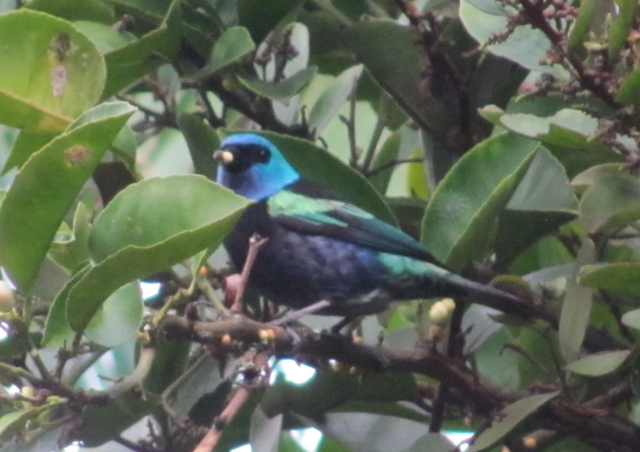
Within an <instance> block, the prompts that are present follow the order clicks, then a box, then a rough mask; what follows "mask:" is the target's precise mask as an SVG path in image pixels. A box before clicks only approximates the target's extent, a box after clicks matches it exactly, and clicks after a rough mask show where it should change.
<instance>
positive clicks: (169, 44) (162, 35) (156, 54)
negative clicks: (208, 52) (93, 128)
mask: <svg viewBox="0 0 640 452" xmlns="http://www.w3.org/2000/svg"><path fill="white" fill-rule="evenodd" d="M181 26H182V19H181V16H180V2H179V1H178V0H174V1H173V2H172V3H171V7H170V8H169V10H168V12H167V15H166V17H165V19H164V21H163V22H162V24H160V26H159V27H158V28H156V29H155V30H153V31H151V32H149V33H147V34H145V35H144V36H142V37H141V38H140V39H138V40H136V41H134V42H132V43H130V44H128V45H126V46H124V47H120V48H118V49H116V50H114V51H112V52H109V53H106V54H105V56H104V59H105V61H106V63H107V81H106V84H105V87H104V91H103V93H102V98H103V99H107V98H109V97H111V96H113V95H114V94H116V93H117V92H118V91H120V90H121V89H123V88H125V87H127V86H129V85H130V84H132V83H134V82H135V81H136V80H138V79H139V78H141V77H142V76H143V75H146V74H148V73H149V72H151V71H153V70H155V69H157V68H159V67H160V66H162V65H163V64H166V63H167V62H168V61H169V60H171V59H172V58H173V57H174V56H175V55H176V54H177V52H178V50H179V49H180V33H181Z"/></svg>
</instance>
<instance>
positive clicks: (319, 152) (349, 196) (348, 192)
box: [222, 131, 397, 225]
mask: <svg viewBox="0 0 640 452" xmlns="http://www.w3.org/2000/svg"><path fill="white" fill-rule="evenodd" d="M222 133H226V134H227V135H229V134H230V131H223V132H222ZM258 135H263V136H265V137H266V138H268V139H269V140H271V141H272V142H273V144H275V145H276V146H277V147H278V149H280V151H282V154H283V155H284V156H285V158H286V159H287V161H288V162H289V163H291V165H292V166H293V167H294V168H296V170H298V172H300V175H301V176H302V177H303V178H305V179H308V180H310V181H312V182H315V183H317V184H320V185H322V186H324V187H330V188H331V189H332V190H335V191H336V192H338V193H340V194H341V195H342V196H343V197H344V198H345V200H347V201H349V202H351V203H353V204H355V205H357V206H358V207H360V208H362V209H364V210H366V211H367V212H370V213H372V214H373V215H375V216H376V217H378V218H379V219H381V220H383V221H386V222H387V223H390V224H393V225H395V224H397V223H396V219H395V217H394V215H393V213H392V212H391V209H389V206H387V204H386V203H385V202H384V200H383V198H382V197H381V196H380V195H379V194H378V193H377V192H376V190H375V189H374V188H373V187H372V186H371V184H370V183H369V182H368V181H367V180H366V179H365V178H364V176H362V174H360V173H359V172H357V171H356V170H354V169H353V168H351V167H350V166H348V165H346V164H344V163H343V162H342V161H340V160H339V159H338V158H336V157H334V156H333V155H331V154H330V153H328V152H327V151H326V150H324V149H322V148H319V147H317V146H314V145H313V144H311V143H310V142H309V141H307V140H302V139H300V138H295V137H292V136H288V135H280V134H277V133H273V132H259V133H258Z"/></svg>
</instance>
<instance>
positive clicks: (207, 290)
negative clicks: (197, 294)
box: [196, 275, 229, 314]
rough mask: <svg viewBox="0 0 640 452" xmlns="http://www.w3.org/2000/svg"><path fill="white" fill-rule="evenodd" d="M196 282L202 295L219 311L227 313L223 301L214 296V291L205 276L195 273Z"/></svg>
mask: <svg viewBox="0 0 640 452" xmlns="http://www.w3.org/2000/svg"><path fill="white" fill-rule="evenodd" d="M196 284H197V285H198V289H200V290H201V291H202V293H203V294H204V296H205V297H207V299H208V300H209V301H210V302H211V303H212V304H213V306H214V307H215V308H216V310H217V311H218V312H219V313H221V314H228V313H229V310H228V309H227V307H226V306H225V305H224V303H223V302H222V301H221V300H220V298H218V297H217V296H216V292H215V290H214V289H213V286H212V285H211V283H210V282H209V280H208V279H207V277H206V276H201V275H197V276H196Z"/></svg>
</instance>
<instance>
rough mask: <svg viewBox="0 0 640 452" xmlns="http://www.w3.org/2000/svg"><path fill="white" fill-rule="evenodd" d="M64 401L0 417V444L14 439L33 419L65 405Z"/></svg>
mask: <svg viewBox="0 0 640 452" xmlns="http://www.w3.org/2000/svg"><path fill="white" fill-rule="evenodd" d="M66 403H67V401H66V400H60V401H57V402H47V403H46V404H45V405H42V406H39V407H36V408H29V409H26V410H21V411H14V412H12V413H8V414H5V415H4V416H2V417H0V442H2V443H6V442H7V441H9V440H12V439H15V437H16V436H17V435H18V433H19V432H20V430H23V429H24V428H25V426H26V424H27V422H29V421H30V420H32V419H35V418H36V417H38V415H40V414H41V413H45V412H47V411H49V410H52V409H54V408H55V407H56V406H60V405H63V404H66Z"/></svg>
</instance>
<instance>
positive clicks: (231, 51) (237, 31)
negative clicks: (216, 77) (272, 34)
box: [196, 27, 256, 77]
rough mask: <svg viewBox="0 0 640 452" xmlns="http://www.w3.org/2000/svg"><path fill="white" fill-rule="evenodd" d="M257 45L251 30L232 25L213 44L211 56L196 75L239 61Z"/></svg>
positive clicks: (200, 75) (204, 75)
mask: <svg viewBox="0 0 640 452" xmlns="http://www.w3.org/2000/svg"><path fill="white" fill-rule="evenodd" d="M255 48H256V45H255V44H254V42H253V41H252V40H251V36H250V35H249V32H248V31H247V29H246V28H244V27H231V28H229V29H228V30H226V31H225V32H224V33H223V34H222V36H220V38H218V40H217V41H216V42H215V44H214V45H213V49H211V56H209V61H207V64H206V65H205V67H203V68H202V69H200V70H199V71H198V72H197V73H196V77H206V76H208V75H211V74H213V73H215V72H217V71H219V70H220V69H222V68H224V67H226V66H228V65H230V64H231V63H233V62H235V61H238V60H239V59H240V58H242V57H243V56H245V55H247V54H248V53H249V52H251V51H253V50H254V49H255Z"/></svg>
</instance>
